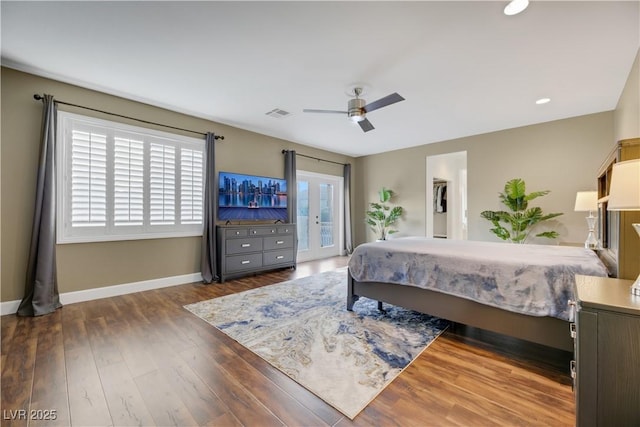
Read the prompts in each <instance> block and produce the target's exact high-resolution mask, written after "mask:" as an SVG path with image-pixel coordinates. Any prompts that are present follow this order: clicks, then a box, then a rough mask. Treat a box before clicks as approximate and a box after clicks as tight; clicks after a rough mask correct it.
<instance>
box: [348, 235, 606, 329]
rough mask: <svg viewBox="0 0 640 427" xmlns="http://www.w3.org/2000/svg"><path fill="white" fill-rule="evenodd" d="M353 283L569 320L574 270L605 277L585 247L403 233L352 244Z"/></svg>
mask: <svg viewBox="0 0 640 427" xmlns="http://www.w3.org/2000/svg"><path fill="white" fill-rule="evenodd" d="M349 272H350V274H351V276H352V277H353V278H354V279H355V280H357V281H358V282H383V283H393V284H398V285H405V286H416V287H419V288H424V289H430V290H436V291H439V292H443V293H447V294H450V295H454V296H457V297H461V298H467V299H470V300H473V301H476V302H480V303H482V304H486V305H489V306H493V307H498V308H501V309H504V310H509V311H513V312H516V313H521V314H527V315H531V316H550V317H556V318H558V319H563V320H568V319H569V306H568V301H569V300H570V299H575V297H574V280H575V275H576V274H582V275H588V276H603V277H604V276H607V269H606V267H605V266H604V264H603V263H602V262H601V261H600V259H599V258H598V256H597V255H596V254H595V253H594V252H593V251H592V250H590V249H585V248H582V247H569V246H550V245H532V244H513V243H496V242H479V241H469V240H447V239H429V238H425V237H404V238H398V239H392V240H387V241H382V242H375V243H365V244H362V245H360V246H358V247H357V248H356V249H355V250H354V252H353V254H352V256H351V259H350V260H349Z"/></svg>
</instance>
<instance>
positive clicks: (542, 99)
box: [536, 98, 551, 105]
mask: <svg viewBox="0 0 640 427" xmlns="http://www.w3.org/2000/svg"><path fill="white" fill-rule="evenodd" d="M548 102H551V98H540V99H538V100H537V101H536V104H538V105H542V104H547V103H548Z"/></svg>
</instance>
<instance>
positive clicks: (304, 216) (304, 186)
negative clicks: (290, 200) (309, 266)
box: [296, 181, 309, 251]
mask: <svg viewBox="0 0 640 427" xmlns="http://www.w3.org/2000/svg"><path fill="white" fill-rule="evenodd" d="M297 210H298V212H297V219H296V223H297V228H298V250H299V251H306V250H308V249H309V183H308V182H307V181H298V209H297Z"/></svg>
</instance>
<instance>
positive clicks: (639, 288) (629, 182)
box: [607, 159, 640, 296]
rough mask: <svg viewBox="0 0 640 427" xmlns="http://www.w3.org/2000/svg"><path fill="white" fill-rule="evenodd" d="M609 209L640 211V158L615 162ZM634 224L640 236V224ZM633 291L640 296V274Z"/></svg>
mask: <svg viewBox="0 0 640 427" xmlns="http://www.w3.org/2000/svg"><path fill="white" fill-rule="evenodd" d="M607 210H610V211H640V159H636V160H627V161H625V162H619V163H614V165H613V169H612V171H611V185H610V187H609V201H608V205H607ZM632 226H633V228H634V229H635V230H636V233H638V236H639V237H640V224H632ZM631 293H632V294H634V295H638V296H640V275H639V276H638V278H637V279H636V281H635V283H634V284H633V285H632V286H631Z"/></svg>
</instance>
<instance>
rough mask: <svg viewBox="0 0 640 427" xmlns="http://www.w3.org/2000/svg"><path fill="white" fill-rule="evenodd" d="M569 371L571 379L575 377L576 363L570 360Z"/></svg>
mask: <svg viewBox="0 0 640 427" xmlns="http://www.w3.org/2000/svg"><path fill="white" fill-rule="evenodd" d="M569 369H570V370H571V378H575V377H576V361H575V360H572V361H571V363H570V364H569Z"/></svg>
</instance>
